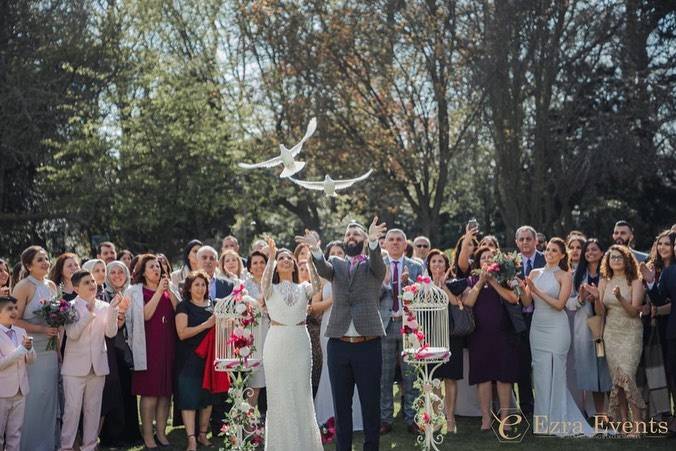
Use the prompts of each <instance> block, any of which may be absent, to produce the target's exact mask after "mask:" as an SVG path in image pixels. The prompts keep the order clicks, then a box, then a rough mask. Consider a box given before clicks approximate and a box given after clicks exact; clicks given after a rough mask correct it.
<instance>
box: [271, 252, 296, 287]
mask: <svg viewBox="0 0 676 451" xmlns="http://www.w3.org/2000/svg"><path fill="white" fill-rule="evenodd" d="M285 252H286V253H287V254H289V256H290V257H291V261H293V272H292V273H291V281H292V282H293V283H299V278H298V274H299V272H300V271H299V269H298V262H297V261H296V259H295V258H294V256H293V253H292V252H291V251H290V250H289V249H287V248H285V247H283V248H281V249H278V250H277V254H275V261H277V257H279V255H280V254H283V253H285ZM272 283H279V272H278V271H277V267H275V273H274V274H273V275H272Z"/></svg>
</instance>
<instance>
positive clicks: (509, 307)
mask: <svg viewBox="0 0 676 451" xmlns="http://www.w3.org/2000/svg"><path fill="white" fill-rule="evenodd" d="M502 306H503V307H504V308H505V311H506V312H507V316H508V317H509V321H510V322H511V323H512V329H513V330H514V333H515V334H517V335H520V334H522V333H524V332H525V331H526V330H528V326H526V318H524V317H523V312H522V311H521V308H522V307H521V304H520V303H517V304H512V303H510V302H506V301H504V300H503V301H502Z"/></svg>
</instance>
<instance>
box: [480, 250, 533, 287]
mask: <svg viewBox="0 0 676 451" xmlns="http://www.w3.org/2000/svg"><path fill="white" fill-rule="evenodd" d="M482 271H483V270H482V269H475V270H474V271H472V274H474V275H480V274H481V272H482ZM485 271H486V272H487V273H488V274H490V275H492V276H493V277H494V278H495V280H496V281H497V282H498V283H499V284H500V285H502V286H504V287H509V288H511V289H512V290H514V292H515V293H516V294H517V296H521V286H520V285H519V281H518V279H517V277H516V276H517V274H519V272H520V271H521V256H520V255H519V254H517V253H516V252H510V253H504V252H500V251H497V252H496V253H495V255H494V256H493V258H492V259H491V261H490V263H489V264H488V266H487V267H486V270H485Z"/></svg>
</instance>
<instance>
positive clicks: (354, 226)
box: [347, 221, 368, 235]
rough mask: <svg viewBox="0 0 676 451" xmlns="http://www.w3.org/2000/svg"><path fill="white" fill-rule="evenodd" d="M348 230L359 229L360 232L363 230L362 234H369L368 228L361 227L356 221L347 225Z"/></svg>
mask: <svg viewBox="0 0 676 451" xmlns="http://www.w3.org/2000/svg"><path fill="white" fill-rule="evenodd" d="M347 228H348V229H359V230H361V231H362V232H364V235H366V234H367V233H368V232H367V231H366V227H364V226H363V225H361V224H359V223H358V222H355V221H352V222H351V223H349V224H348V225H347Z"/></svg>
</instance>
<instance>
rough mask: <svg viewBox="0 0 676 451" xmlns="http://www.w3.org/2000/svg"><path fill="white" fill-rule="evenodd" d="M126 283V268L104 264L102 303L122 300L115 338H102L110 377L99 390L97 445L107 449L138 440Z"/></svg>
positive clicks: (120, 263)
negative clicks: (127, 334) (126, 318)
mask: <svg viewBox="0 0 676 451" xmlns="http://www.w3.org/2000/svg"><path fill="white" fill-rule="evenodd" d="M130 281H131V277H130V275H129V268H127V265H125V264H124V262H121V261H118V260H116V261H112V262H110V263H108V265H107V266H106V288H105V290H104V291H103V300H104V301H105V302H108V303H110V302H112V300H113V299H115V297H117V296H120V297H122V300H121V302H120V304H119V306H118V307H119V312H118V318H117V319H118V330H117V335H116V336H115V337H114V338H107V337H106V351H107V353H108V367H109V368H110V373H109V374H108V375H107V376H106V384H105V386H104V387H103V401H102V403H101V431H100V437H101V445H102V446H107V447H115V446H125V445H127V446H128V445H133V444H136V443H138V442H139V441H140V440H141V432H140V431H139V427H138V408H137V405H136V397H135V396H133V395H132V394H131V374H132V369H133V361H132V358H131V349H130V348H129V345H128V344H127V341H126V326H125V323H124V321H125V314H126V312H127V309H128V308H129V298H128V297H125V296H124V291H125V290H126V289H127V288H128V287H129V282H130Z"/></svg>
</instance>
